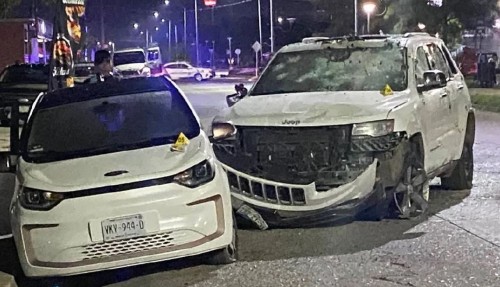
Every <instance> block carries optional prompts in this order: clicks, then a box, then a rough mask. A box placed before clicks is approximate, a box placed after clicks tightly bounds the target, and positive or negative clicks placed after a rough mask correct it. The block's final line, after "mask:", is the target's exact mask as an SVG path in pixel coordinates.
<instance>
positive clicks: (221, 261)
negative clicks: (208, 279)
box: [207, 215, 238, 265]
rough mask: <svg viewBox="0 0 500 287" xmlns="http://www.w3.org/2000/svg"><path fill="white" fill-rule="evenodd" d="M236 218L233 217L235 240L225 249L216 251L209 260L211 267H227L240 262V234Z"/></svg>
mask: <svg viewBox="0 0 500 287" xmlns="http://www.w3.org/2000/svg"><path fill="white" fill-rule="evenodd" d="M237 230H238V228H237V225H236V217H235V216H234V215H233V239H232V241H231V243H230V244H229V245H228V246H226V247H224V248H223V249H220V250H217V251H214V252H213V253H211V254H210V255H209V257H208V258H207V263H208V264H210V265H227V264H232V263H234V262H236V261H238V234H237Z"/></svg>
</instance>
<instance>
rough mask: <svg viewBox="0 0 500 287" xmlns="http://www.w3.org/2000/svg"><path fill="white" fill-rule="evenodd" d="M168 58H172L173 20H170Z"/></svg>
mask: <svg viewBox="0 0 500 287" xmlns="http://www.w3.org/2000/svg"><path fill="white" fill-rule="evenodd" d="M168 59H169V60H172V21H171V20H168Z"/></svg>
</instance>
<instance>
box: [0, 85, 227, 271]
mask: <svg viewBox="0 0 500 287" xmlns="http://www.w3.org/2000/svg"><path fill="white" fill-rule="evenodd" d="M30 115H31V116H30V117H29V119H28V122H27V124H26V127H25V128H24V129H23V132H22V137H21V143H20V147H21V148H20V152H19V153H18V152H16V151H11V153H10V154H0V171H1V172H14V173H16V174H17V182H18V184H17V185H16V190H15V192H14V197H13V200H12V203H11V208H10V210H11V225H12V233H13V236H14V240H15V243H16V246H17V250H18V255H19V258H20V263H21V266H22V269H23V270H24V273H25V274H26V276H29V277H44V276H66V275H74V274H81V273H88V272H95V271H101V270H108V269H114V268H120V267H128V266H133V265H139V264H145V263H150V262H158V261H164V260H170V259H175V258H180V257H186V256H193V255H198V254H205V253H208V255H209V256H207V257H206V258H207V259H208V262H209V263H212V264H228V263H232V262H234V261H235V260H236V258H237V256H236V240H237V239H236V233H235V226H234V222H233V215H232V208H231V198H230V192H229V184H228V180H227V176H226V174H225V173H224V171H223V169H222V167H221V166H220V164H219V163H218V162H217V161H216V159H215V155H214V154H213V150H212V148H211V144H210V142H209V140H208V137H207V135H206V134H205V133H204V132H203V130H202V129H201V127H200V122H199V119H198V117H197V116H196V114H195V112H194V110H193V109H192V107H191V106H190V104H189V103H188V102H187V99H186V98H185V97H184V96H183V94H182V93H181V92H180V91H179V90H178V89H177V88H176V86H175V85H174V84H173V83H172V82H171V81H170V80H168V79H165V78H163V77H154V78H137V79H128V80H122V81H111V82H105V83H95V84H88V85H84V86H78V87H74V88H67V89H61V90H58V91H55V92H51V93H47V94H42V95H40V96H39V97H38V98H37V100H36V101H35V104H34V105H33V113H31V114H30ZM54 123H57V124H54ZM12 159H13V160H12Z"/></svg>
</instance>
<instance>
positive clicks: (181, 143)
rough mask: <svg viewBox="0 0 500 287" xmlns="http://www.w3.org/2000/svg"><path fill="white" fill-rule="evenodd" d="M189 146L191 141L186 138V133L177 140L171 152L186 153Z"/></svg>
mask: <svg viewBox="0 0 500 287" xmlns="http://www.w3.org/2000/svg"><path fill="white" fill-rule="evenodd" d="M187 145H189V139H188V138H187V137H186V135H185V134H184V133H180V134H179V137H177V140H176V141H175V143H174V144H173V145H172V148H171V150H172V151H184V150H185V149H186V146H187Z"/></svg>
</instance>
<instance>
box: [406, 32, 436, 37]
mask: <svg viewBox="0 0 500 287" xmlns="http://www.w3.org/2000/svg"><path fill="white" fill-rule="evenodd" d="M415 36H429V37H430V36H431V35H430V34H429V33H427V32H408V33H406V34H404V36H403V37H405V38H410V37H415Z"/></svg>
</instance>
